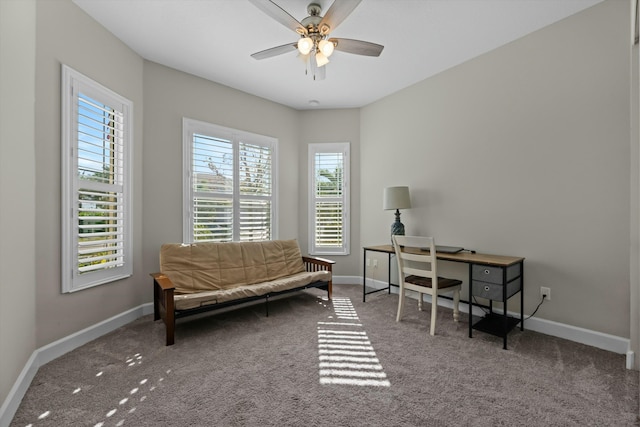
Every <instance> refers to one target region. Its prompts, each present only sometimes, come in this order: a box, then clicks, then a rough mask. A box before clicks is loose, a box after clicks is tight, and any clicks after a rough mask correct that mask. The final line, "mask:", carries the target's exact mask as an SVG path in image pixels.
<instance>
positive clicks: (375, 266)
mask: <svg viewBox="0 0 640 427" xmlns="http://www.w3.org/2000/svg"><path fill="white" fill-rule="evenodd" d="M373 268H378V260H377V259H374V260H373Z"/></svg>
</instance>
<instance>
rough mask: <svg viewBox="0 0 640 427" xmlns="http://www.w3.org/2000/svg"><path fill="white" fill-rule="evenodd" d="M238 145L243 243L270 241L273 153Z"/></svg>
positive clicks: (241, 234)
mask: <svg viewBox="0 0 640 427" xmlns="http://www.w3.org/2000/svg"><path fill="white" fill-rule="evenodd" d="M239 145H240V147H239V153H238V157H239V165H238V167H239V186H240V188H239V200H240V202H239V215H240V218H239V232H240V241H259V240H270V239H271V195H272V185H271V177H272V175H273V170H272V151H273V150H272V149H271V147H266V146H260V145H255V144H249V143H244V142H241V143H240V144H239Z"/></svg>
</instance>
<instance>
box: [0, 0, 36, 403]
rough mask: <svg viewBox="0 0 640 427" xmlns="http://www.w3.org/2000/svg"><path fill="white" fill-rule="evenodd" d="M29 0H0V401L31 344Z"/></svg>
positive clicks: (32, 44)
mask: <svg viewBox="0 0 640 427" xmlns="http://www.w3.org/2000/svg"><path fill="white" fill-rule="evenodd" d="M35 69H36V2H35V0H20V1H18V0H3V1H0V94H1V95H0V199H1V202H0V236H1V237H0V348H1V349H2V351H1V352H0V360H1V362H0V406H2V402H4V400H5V398H6V397H7V394H8V393H9V390H11V387H12V386H13V384H14V382H15V380H16V378H17V377H18V375H19V374H20V371H22V368H23V367H24V365H25V363H26V362H27V360H28V359H29V356H31V353H32V352H33V351H34V350H35V348H36V327H35V319H36V314H35V308H36V307H35V289H36V280H35V270H34V265H36V257H35V230H34V229H33V224H34V218H35V211H36V200H35V195H34V189H35V185H36V183H35V177H36V170H35V162H34V157H35V147H34V145H35V144H34V141H35V139H34V122H35V121H34V119H35V117H34V101H35Z"/></svg>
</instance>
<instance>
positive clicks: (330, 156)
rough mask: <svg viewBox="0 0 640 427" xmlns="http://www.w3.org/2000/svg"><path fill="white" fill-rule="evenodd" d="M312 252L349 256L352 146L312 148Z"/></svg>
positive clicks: (346, 144)
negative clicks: (350, 162) (350, 155)
mask: <svg viewBox="0 0 640 427" xmlns="http://www.w3.org/2000/svg"><path fill="white" fill-rule="evenodd" d="M309 171H310V173H311V176H310V179H309V182H310V183H311V188H310V191H309V194H310V200H309V203H310V207H309V212H310V214H311V218H310V221H309V224H310V230H309V234H310V236H309V242H310V245H309V252H310V253H311V254H335V255H347V254H348V253H349V221H348V218H349V216H348V207H349V191H348V177H349V143H331V144H329V143H327V144H310V145H309Z"/></svg>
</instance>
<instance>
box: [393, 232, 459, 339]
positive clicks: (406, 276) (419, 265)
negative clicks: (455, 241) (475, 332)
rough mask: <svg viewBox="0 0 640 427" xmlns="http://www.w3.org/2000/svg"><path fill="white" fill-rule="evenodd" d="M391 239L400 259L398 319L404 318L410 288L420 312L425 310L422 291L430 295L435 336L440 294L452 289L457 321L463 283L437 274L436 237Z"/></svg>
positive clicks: (394, 237) (395, 237)
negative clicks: (416, 295) (416, 298)
mask: <svg viewBox="0 0 640 427" xmlns="http://www.w3.org/2000/svg"><path fill="white" fill-rule="evenodd" d="M392 240H393V247H394V250H395V252H396V259H397V260H398V276H399V279H398V282H399V284H400V295H399V301H398V314H397V316H396V322H399V321H400V318H401V317H402V311H403V309H404V300H405V292H406V291H407V290H412V291H416V292H418V310H420V311H422V296H423V294H428V295H431V330H430V334H431V335H435V330H436V318H437V310H438V295H440V294H443V293H449V292H453V320H454V321H456V322H457V321H458V318H459V317H460V310H459V304H460V288H461V287H462V282H461V281H460V280H456V279H447V278H444V277H438V269H437V259H436V249H435V243H434V241H433V237H420V236H396V235H394V236H392Z"/></svg>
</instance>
